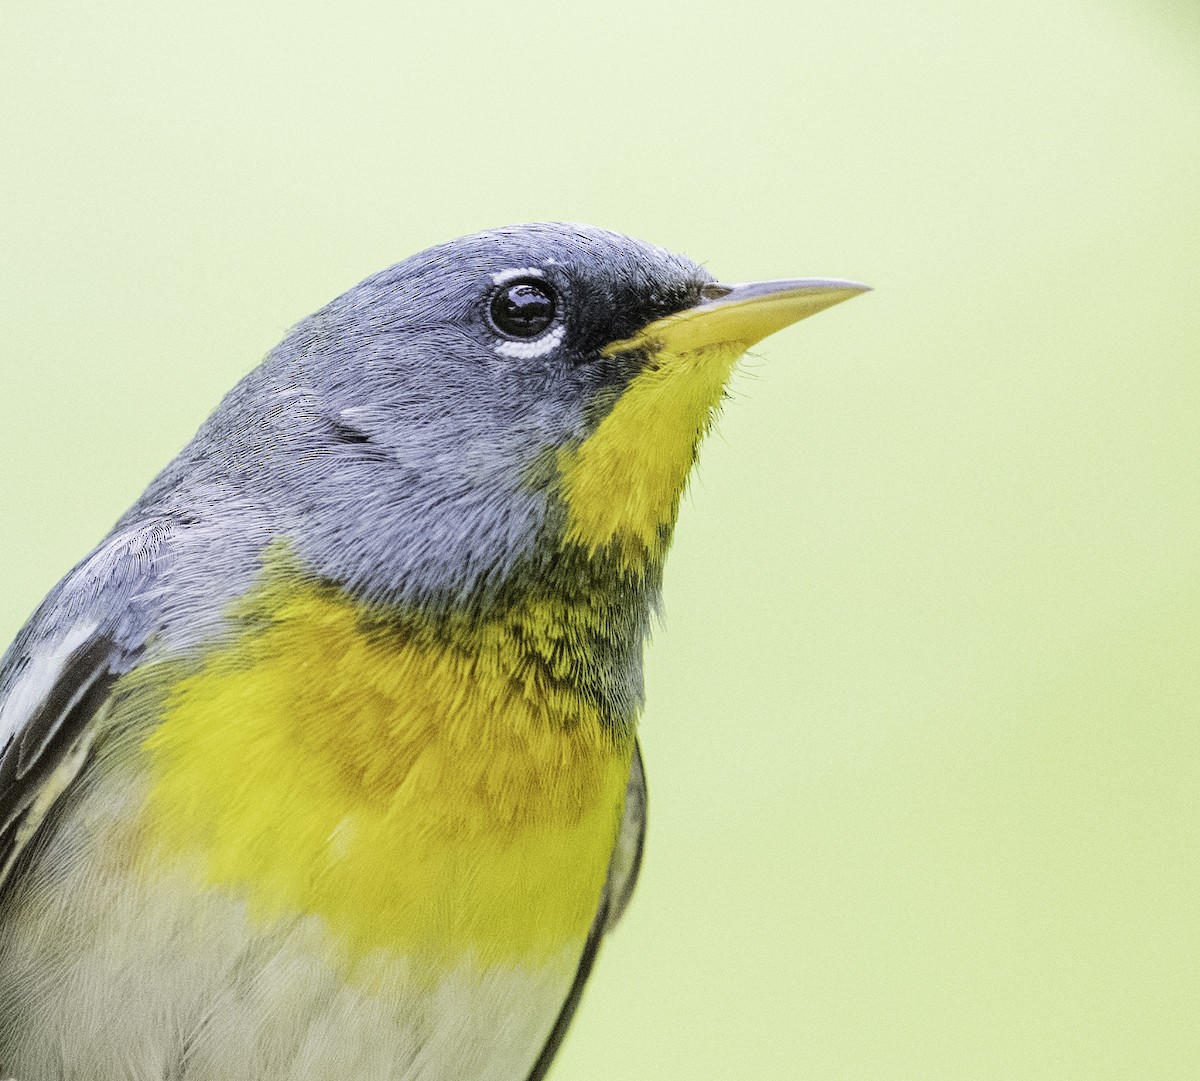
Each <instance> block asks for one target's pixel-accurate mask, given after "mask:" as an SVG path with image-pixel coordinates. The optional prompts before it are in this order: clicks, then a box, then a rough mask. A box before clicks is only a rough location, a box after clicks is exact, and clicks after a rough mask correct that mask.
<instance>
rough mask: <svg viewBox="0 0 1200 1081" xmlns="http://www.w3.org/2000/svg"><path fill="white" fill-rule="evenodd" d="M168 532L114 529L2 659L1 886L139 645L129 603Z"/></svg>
mask: <svg viewBox="0 0 1200 1081" xmlns="http://www.w3.org/2000/svg"><path fill="white" fill-rule="evenodd" d="M168 534H169V530H168V529H165V528H163V527H161V526H158V525H156V524H153V523H151V524H149V525H146V526H143V527H140V528H137V529H134V530H132V531H131V532H128V533H117V534H114V535H113V536H111V537H110V538H109V539H108V540H107V541H106V542H105V543H104V544H102V545H101V546H100V547H99V548H97V549H96V551H95V552H93V553H92V554H91V555H90V556H89V557H88V558H87V559H85V560H84V561H83V562H82V563H81V564H80V565H79V566H78V567H76V568H75V570H74V571H72V572H71V573H70V574H69V575H67V577H66V578H64V579H63V581H62V582H60V583H59V585H58V586H57V587H55V589H54V590H52V591H51V593H50V595H49V596H48V597H47V598H46V600H45V601H44V602H43V603H42V605H41V607H40V608H39V609H38V611H37V612H36V613H35V614H34V616H33V618H32V619H31V620H30V621H29V622H28V623H27V624H26V625H25V627H24V628H23V629H22V631H21V633H20V634H19V635H18V636H17V640H16V641H15V642H14V643H13V644H12V646H11V648H10V649H9V650H8V651H7V653H6V654H5V655H4V656H3V657H0V887H2V886H3V884H4V882H5V881H6V880H7V878H8V877H9V875H10V874H11V873H12V869H13V867H14V865H15V864H16V862H17V860H18V858H19V857H20V855H21V852H22V851H23V850H24V849H25V847H26V846H27V845H28V844H29V842H30V840H32V838H33V837H34V835H35V834H36V832H37V830H38V828H39V827H40V826H41V825H42V823H43V822H45V820H46V816H47V815H48V814H49V813H50V811H51V810H52V808H53V807H54V805H55V803H56V802H57V801H58V799H59V797H60V796H62V794H63V793H64V792H65V791H66V790H67V789H68V788H69V787H70V785H71V784H72V782H73V781H74V780H75V778H76V777H77V776H78V774H79V772H80V771H81V770H82V769H83V767H84V766H85V764H86V762H87V760H88V756H89V753H90V748H91V743H92V741H93V739H94V738H95V735H96V731H97V727H98V726H97V725H96V724H95V723H94V722H95V721H96V719H97V717H98V715H99V714H100V713H101V711H102V710H103V709H104V705H105V703H106V702H107V701H108V698H109V695H110V694H111V692H112V688H113V685H114V684H115V683H116V681H117V679H118V678H119V677H120V676H121V675H122V674H123V673H125V672H128V671H129V669H130V668H131V667H132V666H133V664H134V662H135V661H136V658H137V656H138V654H139V652H140V645H141V642H140V640H139V639H138V638H136V637H135V638H134V640H133V641H131V640H130V634H131V620H130V611H131V609H130V605H131V602H133V601H134V599H135V598H136V597H137V595H138V593H139V591H140V590H141V589H144V588H145V586H146V585H147V584H148V583H149V582H150V581H151V580H152V578H153V575H154V570H155V566H156V556H158V555H159V554H160V552H161V548H162V544H163V542H164V541H165V539H166V538H167V536H168Z"/></svg>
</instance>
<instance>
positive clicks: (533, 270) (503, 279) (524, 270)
mask: <svg viewBox="0 0 1200 1081" xmlns="http://www.w3.org/2000/svg"><path fill="white" fill-rule="evenodd" d="M545 276H546V272H545V271H544V270H538V268H537V267H533V266H527V267H513V268H512V269H511V270H501V271H498V272H497V273H495V274H493V275H492V284H493V285H506V284H507V283H508V282H511V281H516V280H517V279H518V278H544V277H545Z"/></svg>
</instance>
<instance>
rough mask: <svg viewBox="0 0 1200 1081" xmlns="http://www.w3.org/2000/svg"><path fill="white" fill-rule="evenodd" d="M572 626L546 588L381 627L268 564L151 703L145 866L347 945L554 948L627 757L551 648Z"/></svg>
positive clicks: (574, 906)
mask: <svg viewBox="0 0 1200 1081" xmlns="http://www.w3.org/2000/svg"><path fill="white" fill-rule="evenodd" d="M588 618H589V617H588V614H587V613H586V612H572V611H571V610H570V609H568V608H564V607H562V606H559V605H554V604H550V603H548V602H544V601H543V602H538V603H533V602H531V603H529V604H527V605H524V606H522V607H519V608H517V609H514V610H512V611H511V612H509V613H508V614H507V615H505V616H503V617H497V618H496V619H494V620H492V621H489V622H486V623H482V624H479V625H471V624H469V623H466V622H463V623H462V624H461V625H459V626H456V627H452V628H450V629H449V630H447V629H446V628H445V627H443V628H440V629H435V628H433V627H432V626H425V625H422V624H421V623H420V622H419V621H413V620H409V621H408V622H407V623H406V624H405V625H404V626H403V627H401V626H400V625H396V626H386V627H385V626H381V625H380V624H379V623H378V622H377V621H376V622H374V623H372V622H368V621H367V620H366V618H365V614H364V613H363V611H361V610H360V609H359V608H357V607H356V606H355V604H353V603H352V602H351V601H349V600H348V599H346V598H345V597H344V596H341V595H338V594H336V593H335V592H333V591H332V590H330V589H328V588H325V587H320V586H315V585H312V584H305V583H303V582H302V581H301V580H298V579H296V578H294V577H291V578H289V577H288V576H282V577H278V576H277V577H276V578H275V579H273V580H270V581H269V582H268V584H267V585H264V586H263V587H262V588H260V589H259V590H257V591H256V593H255V594H254V596H253V597H252V598H251V599H250V600H249V601H248V602H247V603H246V604H245V605H243V607H242V610H241V611H240V612H239V613H238V622H239V626H240V627H241V630H239V631H238V633H237V634H236V635H235V636H234V637H233V638H232V639H230V640H229V641H228V642H226V643H225V644H223V645H222V646H221V647H220V648H219V649H218V650H216V651H215V652H213V653H211V654H210V655H209V656H208V657H207V658H206V659H205V660H204V662H203V663H202V665H201V666H200V667H199V668H198V669H197V670H195V671H194V672H193V673H191V674H190V675H187V676H186V677H184V678H183V679H182V680H179V681H177V682H176V683H175V684H174V686H173V688H172V689H171V691H170V692H169V694H168V695H167V697H166V704H165V706H164V714H163V720H162V722H161V724H160V725H159V726H158V727H157V728H156V729H155V731H154V732H153V733H152V734H151V735H150V736H149V738H148V739H147V740H146V742H145V748H146V750H147V751H148V752H149V755H150V758H151V762H152V777H153V782H152V788H151V793H150V796H149V799H148V802H147V805H146V812H145V821H144V827H143V830H142V837H143V841H142V844H143V852H144V855H145V858H146V859H148V860H149V861H150V862H151V864H154V863H161V861H178V860H180V859H184V858H186V859H189V860H192V861H195V862H197V864H198V865H199V866H201V867H203V878H204V884H205V885H207V886H211V887H217V888H221V889H224V890H228V891H234V892H237V893H239V894H240V895H243V896H244V897H245V898H246V899H247V901H248V904H249V908H250V911H251V914H252V916H253V917H254V918H255V919H258V920H263V921H270V920H273V919H276V918H278V917H282V916H287V915H292V914H296V913H307V914H314V915H317V916H319V917H321V918H322V919H323V920H324V922H325V924H326V925H327V927H328V928H329V930H330V931H331V932H332V933H333V934H334V935H335V936H336V937H337V939H338V940H339V941H340V942H341V943H343V944H344V947H345V949H346V950H347V951H349V954H350V955H351V956H363V955H365V954H366V953H368V952H370V951H372V950H375V949H385V950H389V951H396V952H412V951H422V952H432V953H434V954H445V955H455V954H461V953H463V952H467V951H473V952H474V953H475V955H476V956H477V957H478V959H479V960H480V961H481V962H484V963H492V962H501V961H512V960H517V959H522V960H526V961H531V960H537V959H539V958H548V957H551V956H553V955H556V954H559V953H561V951H562V949H563V947H564V945H567V944H569V943H571V942H573V941H576V940H581V939H582V938H583V936H584V935H586V933H587V930H588V928H589V926H590V923H591V921H592V918H593V916H594V914H595V911H596V907H597V904H598V900H599V896H600V891H601V889H602V887H603V883H604V878H605V874H606V870H607V865H608V859H609V854H610V853H611V851H612V847H613V844H614V841H615V837H616V833H617V829H618V826H619V822H620V816H621V812H622V805H623V798H624V790H625V783H626V779H627V777H628V772H629V764H630V756H631V753H632V735H631V734H630V731H631V725H630V727H628V728H624V727H619V726H614V725H612V724H611V723H609V721H608V720H606V719H604V718H602V717H601V715H600V713H599V710H598V707H597V705H595V704H594V703H592V702H590V701H588V700H586V698H585V697H584V696H582V695H580V694H579V693H578V692H576V691H574V690H573V689H572V684H571V681H570V680H569V679H563V678H560V676H561V672H557V671H556V666H555V664H554V663H551V662H550V660H548V658H553V657H554V656H556V655H559V654H561V649H559V648H558V647H560V646H562V645H563V642H564V641H566V642H567V643H568V644H569V642H570V641H571V640H572V635H573V633H574V631H573V630H572V628H571V627H570V626H568V625H567V624H568V623H569V622H570V621H571V620H584V621H586V620H587V619H588ZM564 621H566V622H564ZM564 636H565V637H564ZM531 643H533V644H532V646H531ZM538 643H541V646H542V647H544V648H539V647H538ZM556 651H557V652H556ZM559 660H560V661H562V664H563V665H565V666H566V667H567V668H569V667H570V658H569V657H566V658H563V657H562V656H559ZM560 667H561V665H560ZM629 720H630V722H632V718H630V719H629Z"/></svg>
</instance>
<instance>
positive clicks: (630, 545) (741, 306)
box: [558, 279, 866, 569]
mask: <svg viewBox="0 0 1200 1081" xmlns="http://www.w3.org/2000/svg"><path fill="white" fill-rule="evenodd" d="M865 289H866V286H862V285H858V284H856V283H854V282H842V281H825V280H815V279H811V280H791V281H775V282H754V283H751V284H748V285H736V286H722V285H715V284H714V285H711V286H708V287H706V294H705V295H704V297H703V298H702V300H701V302H700V303H699V304H697V305H696V306H695V307H693V308H688V309H686V310H684V311H681V312H678V313H676V314H674V315H670V316H667V317H666V318H664V319H659V320H656V321H655V322H653V323H650V324H649V325H648V326H646V327H644V328H643V329H642V330H641V331H639V332H638V333H637V334H636V335H634V336H633V337H632V338H628V339H625V340H622V341H618V342H613V343H612V344H611V345H609V346H608V347H607V348H606V349H605V352H606V353H608V354H616V353H627V352H637V353H641V354H642V355H643V356H644V357H645V359H646V362H645V365H644V367H643V368H642V370H641V371H640V372H639V373H638V374H637V375H635V376H634V378H633V379H632V380H631V382H630V383H629V385H628V386H627V387H626V388H625V390H624V391H623V392H622V394H621V397H620V398H619V399H618V400H617V401H616V403H615V405H614V406H613V408H612V410H611V411H610V412H609V413H608V414H607V415H606V416H605V417H604V419H603V420H602V421H601V422H600V424H599V425H598V426H597V427H596V429H595V431H594V432H593V433H592V434H591V435H590V436H589V437H588V438H587V439H586V440H584V441H583V442H582V443H581V444H579V445H578V446H577V447H574V448H569V449H566V450H563V451H562V452H561V453H560V455H559V462H558V465H559V473H560V475H561V478H562V497H563V500H564V502H565V503H566V505H567V511H568V523H567V530H566V538H565V539H566V540H567V541H568V542H569V543H574V544H577V545H579V546H581V547H582V548H584V549H585V550H587V551H589V552H595V551H598V550H600V549H605V548H611V549H612V550H613V551H614V552H615V554H616V557H617V559H618V562H619V564H620V565H621V566H623V567H624V568H626V569H636V568H638V567H639V566H641V565H644V564H646V563H651V564H653V563H661V561H662V559H663V557H664V556H665V555H666V549H667V547H668V545H669V544H670V538H671V530H672V528H673V526H674V523H675V517H676V515H677V513H678V511H679V500H680V498H681V497H682V495H683V491H684V488H685V486H686V485H687V479H688V476H689V475H690V473H691V471H692V466H693V465H694V464H695V462H696V454H697V451H698V449H699V446H700V443H701V441H702V440H703V439H704V436H705V435H707V434H708V429H709V427H710V426H711V424H712V421H713V418H714V417H715V415H716V412H717V409H718V408H719V406H720V403H721V398H722V396H723V395H724V392H725V386H726V384H727V383H728V381H729V377H730V375H731V373H732V372H733V369H734V366H735V365H736V364H737V361H738V359H739V358H740V357H741V356H742V354H743V353H745V352H746V350H747V349H749V348H750V347H751V346H752V345H754V344H755V343H756V342H759V341H761V340H762V339H763V338H765V337H767V336H768V335H769V334H773V333H774V332H775V331H777V330H779V329H781V328H782V327H785V326H787V325H788V324H790V323H794V322H796V321H797V320H798V319H804V318H806V317H807V316H809V315H814V314H815V313H817V312H819V311H822V310H823V309H825V308H828V307H830V306H831V305H833V304H837V303H839V302H841V301H843V300H848V299H849V298H850V297H853V296H857V295H858V294H859V293H861V292H863V291H864V290H865Z"/></svg>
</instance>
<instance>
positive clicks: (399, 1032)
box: [0, 836, 582, 1081]
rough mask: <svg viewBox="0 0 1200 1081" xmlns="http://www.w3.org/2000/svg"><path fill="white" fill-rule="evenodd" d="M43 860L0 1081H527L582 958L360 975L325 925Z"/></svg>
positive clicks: (6, 936)
mask: <svg viewBox="0 0 1200 1081" xmlns="http://www.w3.org/2000/svg"><path fill="white" fill-rule="evenodd" d="M58 842H59V843H63V844H64V847H69V839H68V838H64V837H62V836H60V837H59V839H58ZM54 847H56V848H57V847H58V844H56V845H55V846H54ZM45 855H46V856H48V857H50V859H49V860H47V861H46V862H47V863H49V864H50V865H51V866H53V865H54V864H57V867H58V870H57V873H54V872H53V871H51V876H52V878H53V884H52V886H50V887H49V888H46V889H38V888H36V887H35V886H34V885H33V882H32V881H30V880H27V881H26V883H25V884H23V885H21V886H18V888H17V890H16V891H15V892H14V894H12V895H10V897H9V898H6V905H5V909H6V911H5V915H6V919H5V925H4V927H3V934H2V936H0V1071H3V1072H0V1077H8V1076H13V1077H16V1078H18V1079H19V1081H143V1079H144V1081H240V1079H253V1081H285V1079H286V1081H376V1079H389V1081H392V1079H394V1081H418V1079H419V1081H524V1078H525V1077H526V1075H527V1074H528V1071H529V1069H530V1067H531V1066H532V1065H533V1063H534V1061H535V1060H536V1058H537V1056H538V1054H539V1052H540V1051H541V1048H542V1045H543V1044H544V1042H545V1040H546V1037H547V1035H548V1033H549V1031H550V1029H551V1027H552V1026H553V1024H554V1020H555V1018H556V1017H557V1015H558V1012H559V1009H560V1008H561V1006H562V1003H563V1001H564V999H565V998H566V995H567V992H568V990H569V988H570V985H571V982H572V979H573V977H574V971H575V967H576V964H577V962H578V958H579V954H580V950H581V949H582V943H578V944H575V945H572V946H571V947H570V948H568V949H564V951H563V952H562V954H561V955H560V956H559V957H558V958H556V959H555V960H554V961H552V962H551V963H549V964H546V963H542V964H540V965H538V966H537V967H534V968H524V967H521V966H519V965H508V966H505V967H491V968H486V969H485V968H481V967H479V966H477V965H476V964H474V963H473V962H472V959H471V958H470V957H469V956H464V957H460V958H458V959H457V960H456V961H455V962H454V963H453V964H451V965H445V964H441V965H437V966H434V965H433V964H431V963H430V962H428V961H426V962H423V963H422V962H416V961H414V960H413V959H411V958H402V957H401V958H397V957H395V956H391V955H384V954H375V955H370V956H368V957H366V958H364V959H361V960H358V961H355V962H351V961H348V960H347V959H346V958H345V957H343V956H340V955H339V951H338V949H337V947H336V944H335V943H332V942H330V941H329V938H328V936H327V935H326V934H325V932H324V929H323V927H322V925H321V923H320V921H319V920H318V919H317V918H316V917H311V916H308V917H297V918H296V919H294V920H291V921H288V922H286V923H283V922H278V923H275V924H273V925H269V926H261V925H257V924H254V923H252V922H251V921H250V920H249V919H248V918H247V913H246V910H245V906H244V904H243V903H242V902H241V901H239V900H237V899H236V898H234V897H231V896H228V895H223V894H219V893H216V892H213V891H211V890H206V891H198V890H197V887H196V885H195V881H194V879H192V878H191V876H190V875H189V874H188V872H187V871H186V870H185V869H183V868H180V869H178V870H176V871H174V872H172V873H171V874H170V875H168V876H166V877H164V878H159V879H157V880H155V881H153V882H145V881H138V880H136V879H135V878H133V877H132V876H131V875H130V874H128V873H121V872H117V871H111V870H104V869H101V868H100V867H98V866H97V865H95V864H94V863H93V862H92V861H89V860H88V859H87V858H86V857H85V858H83V859H80V858H79V857H78V856H76V858H75V859H74V860H72V861H70V863H69V865H67V867H66V869H64V864H66V861H60V860H56V859H55V858H54V857H55V856H62V855H65V850H60V851H59V852H57V853H56V852H53V851H51V852H47V853H46V854H45ZM37 877H39V876H36V875H35V876H33V878H34V879H36V878H37Z"/></svg>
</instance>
